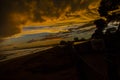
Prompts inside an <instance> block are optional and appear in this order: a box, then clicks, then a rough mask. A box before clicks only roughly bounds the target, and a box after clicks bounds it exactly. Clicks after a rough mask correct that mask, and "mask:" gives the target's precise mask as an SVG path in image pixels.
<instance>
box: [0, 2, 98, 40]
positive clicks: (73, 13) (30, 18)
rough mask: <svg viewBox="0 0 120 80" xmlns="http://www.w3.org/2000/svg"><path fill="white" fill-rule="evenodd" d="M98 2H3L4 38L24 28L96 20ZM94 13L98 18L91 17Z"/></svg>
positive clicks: (0, 4) (0, 25) (1, 26)
mask: <svg viewBox="0 0 120 80" xmlns="http://www.w3.org/2000/svg"><path fill="white" fill-rule="evenodd" d="M98 3H99V2H98V1H97V2H96V0H0V11H1V15H0V17H1V18H0V38H3V37H8V36H12V35H14V34H17V33H20V32H21V30H22V27H24V26H31V25H33V26H34V25H52V24H55V23H62V22H70V21H76V22H85V21H90V20H93V19H95V18H97V17H98V14H96V11H97V10H96V9H97V7H98ZM92 14H94V15H95V16H94V17H93V16H92V17H91V15H92ZM21 26H22V27H21Z"/></svg>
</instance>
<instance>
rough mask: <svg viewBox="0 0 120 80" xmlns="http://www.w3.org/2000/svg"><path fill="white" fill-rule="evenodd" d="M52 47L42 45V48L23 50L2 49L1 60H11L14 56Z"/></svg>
mask: <svg viewBox="0 0 120 80" xmlns="http://www.w3.org/2000/svg"><path fill="white" fill-rule="evenodd" d="M50 48H52V47H41V48H30V49H21V50H11V51H2V52H0V62H2V61H6V60H10V59H13V58H17V57H21V56H25V55H29V54H35V53H36V52H39V51H44V50H47V49H50Z"/></svg>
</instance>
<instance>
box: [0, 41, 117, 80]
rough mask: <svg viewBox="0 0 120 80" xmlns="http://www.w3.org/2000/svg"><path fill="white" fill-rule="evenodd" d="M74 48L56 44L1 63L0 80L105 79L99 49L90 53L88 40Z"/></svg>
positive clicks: (104, 70)
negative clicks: (50, 47)
mask: <svg viewBox="0 0 120 80" xmlns="http://www.w3.org/2000/svg"><path fill="white" fill-rule="evenodd" d="M74 48H75V49H74ZM74 48H71V47H70V46H57V47H54V48H52V49H48V50H45V51H41V52H37V53H36V54H31V55H27V56H23V57H19V58H16V59H12V60H9V61H4V62H1V63H0V80H109V78H108V77H109V76H108V72H109V71H108V65H107V63H106V62H105V57H104V54H103V52H94V51H93V50H92V48H91V45H90V43H89V42H86V43H82V44H77V45H74ZM118 58H119V56H118ZM118 72H119V71H118Z"/></svg>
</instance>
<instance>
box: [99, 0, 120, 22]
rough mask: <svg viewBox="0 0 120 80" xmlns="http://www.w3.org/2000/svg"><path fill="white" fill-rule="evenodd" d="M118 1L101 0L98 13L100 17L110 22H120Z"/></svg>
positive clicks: (119, 3)
mask: <svg viewBox="0 0 120 80" xmlns="http://www.w3.org/2000/svg"><path fill="white" fill-rule="evenodd" d="M119 6H120V0H101V2H100V6H99V9H98V12H99V14H100V16H101V17H105V18H107V20H108V22H109V21H111V20H120V17H119V16H120V14H119V13H118V12H120V11H119V10H118V9H119Z"/></svg>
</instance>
